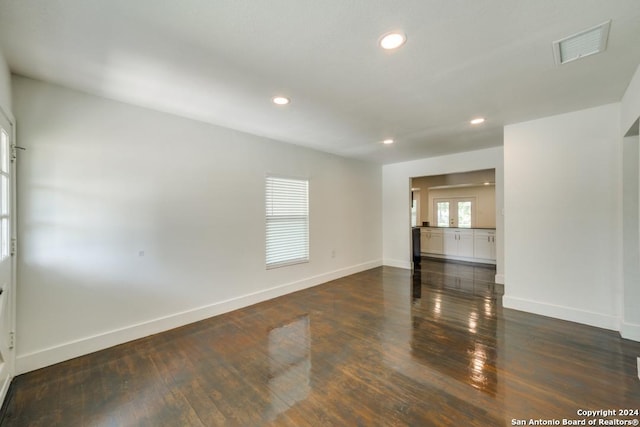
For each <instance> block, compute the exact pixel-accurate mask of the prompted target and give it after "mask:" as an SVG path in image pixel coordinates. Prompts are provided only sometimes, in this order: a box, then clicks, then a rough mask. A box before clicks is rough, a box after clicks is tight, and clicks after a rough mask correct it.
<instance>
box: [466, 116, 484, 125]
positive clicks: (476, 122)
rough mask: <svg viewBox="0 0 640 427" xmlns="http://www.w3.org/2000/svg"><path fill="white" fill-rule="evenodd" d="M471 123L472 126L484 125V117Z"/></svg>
mask: <svg viewBox="0 0 640 427" xmlns="http://www.w3.org/2000/svg"><path fill="white" fill-rule="evenodd" d="M469 123H471V124H472V125H479V124H480V123H484V117H478V118H477V119H473V120H471V121H470V122H469Z"/></svg>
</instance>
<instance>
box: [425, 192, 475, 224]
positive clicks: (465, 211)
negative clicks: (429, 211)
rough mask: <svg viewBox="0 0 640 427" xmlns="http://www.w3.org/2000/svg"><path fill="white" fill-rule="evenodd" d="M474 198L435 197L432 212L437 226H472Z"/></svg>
mask: <svg viewBox="0 0 640 427" xmlns="http://www.w3.org/2000/svg"><path fill="white" fill-rule="evenodd" d="M474 204H475V200H474V198H451V199H435V200H434V212H435V217H436V224H437V225H438V227H453V228H472V227H473V223H474V221H473V215H474V209H473V206H474Z"/></svg>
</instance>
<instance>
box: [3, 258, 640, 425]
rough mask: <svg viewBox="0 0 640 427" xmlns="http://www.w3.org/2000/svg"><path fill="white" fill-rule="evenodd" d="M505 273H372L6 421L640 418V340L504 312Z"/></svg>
mask: <svg viewBox="0 0 640 427" xmlns="http://www.w3.org/2000/svg"><path fill="white" fill-rule="evenodd" d="M494 274H495V270H494V268H493V267H490V266H477V265H476V266H474V265H465V264H457V263H447V262H442V261H435V260H426V259H425V260H423V262H422V265H421V269H420V270H417V271H416V272H415V273H413V274H412V273H411V272H410V271H407V270H402V269H397V268H391V267H382V268H376V269H373V270H369V271H366V272H363V273H359V274H355V275H353V276H349V277H345V278H343V279H339V280H335V281H333V282H329V283H326V284H324V285H321V286H317V287H314V288H311V289H307V290H304V291H301V292H297V293H294V294H291V295H287V296H284V297H280V298H277V299H274V300H271V301H268V302H265V303H261V304H258V305H255V306H252V307H248V308H245V309H242V310H238V311H235V312H232V313H228V314H225V315H222V316H218V317H215V318H212V319H209V320H205V321H202V322H199V323H195V324H192V325H188V326H185V327H182V328H179V329H175V330H172V331H169V332H166V333H163V334H158V335H154V336H151V337H148V338H145V339H141V340H138V341H135V342H131V343H128V344H124V345H120V346H117V347H114V348H111V349H108V350H104V351H101V352H98V353H94V354H91V355H87V356H84V357H80V358H77V359H74V360H71V361H68V362H64V363H61V364H58V365H56V366H52V367H49V368H45V369H41V370H39V371H35V372H31V373H28V374H25V375H21V376H19V377H17V378H16V379H15V380H14V384H13V386H12V393H11V395H10V397H9V399H8V400H7V402H5V408H4V409H5V411H6V414H5V417H4V419H3V420H2V423H1V425H2V426H47V427H51V426H153V427H156V426H216V425H235V426H260V425H274V426H319V425H333V426H378V425H379V426H393V425H398V426H405V425H406V426H430V425H442V426H446V425H451V426H482V427H486V426H506V425H515V424H514V422H516V421H517V420H526V421H527V422H529V419H535V420H538V419H543V420H558V422H562V419H563V418H566V419H587V420H592V419H595V418H598V417H585V416H580V415H578V414H577V411H578V410H581V409H584V410H595V409H613V410H617V409H625V408H627V409H638V410H640V381H639V380H638V374H637V367H636V357H638V356H640V343H636V342H632V341H626V340H623V339H621V338H620V337H619V335H618V334H617V333H616V332H612V331H606V330H602V329H597V328H592V327H588V326H584V325H578V324H574V323H570V322H564V321H560V320H554V319H550V318H545V317H541V316H535V315H531V314H527V313H523V312H518V311H513V310H508V309H503V308H502V304H501V298H502V287H501V286H500V285H496V284H494V283H493V277H494ZM577 297H579V296H577ZM610 418H620V419H634V418H639V419H640V417H639V416H632V417H610ZM512 420H516V421H512Z"/></svg>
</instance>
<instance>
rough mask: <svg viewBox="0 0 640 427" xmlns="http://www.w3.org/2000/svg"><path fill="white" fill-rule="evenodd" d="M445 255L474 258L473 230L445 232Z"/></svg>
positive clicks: (457, 229)
mask: <svg viewBox="0 0 640 427" xmlns="http://www.w3.org/2000/svg"><path fill="white" fill-rule="evenodd" d="M443 246H444V247H443V249H444V250H443V254H444V255H450V256H456V257H465V258H473V230H464V229H459V228H456V229H450V230H444V245H443Z"/></svg>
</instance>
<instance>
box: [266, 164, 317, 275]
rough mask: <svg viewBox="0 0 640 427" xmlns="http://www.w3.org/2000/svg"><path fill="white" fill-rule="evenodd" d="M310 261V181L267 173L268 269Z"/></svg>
mask: <svg viewBox="0 0 640 427" xmlns="http://www.w3.org/2000/svg"><path fill="white" fill-rule="evenodd" d="M303 262H309V180H306V179H293V178H281V177H275V176H267V178H266V264H267V269H271V268H277V267H283V266H285V265H291V264H299V263H303Z"/></svg>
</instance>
